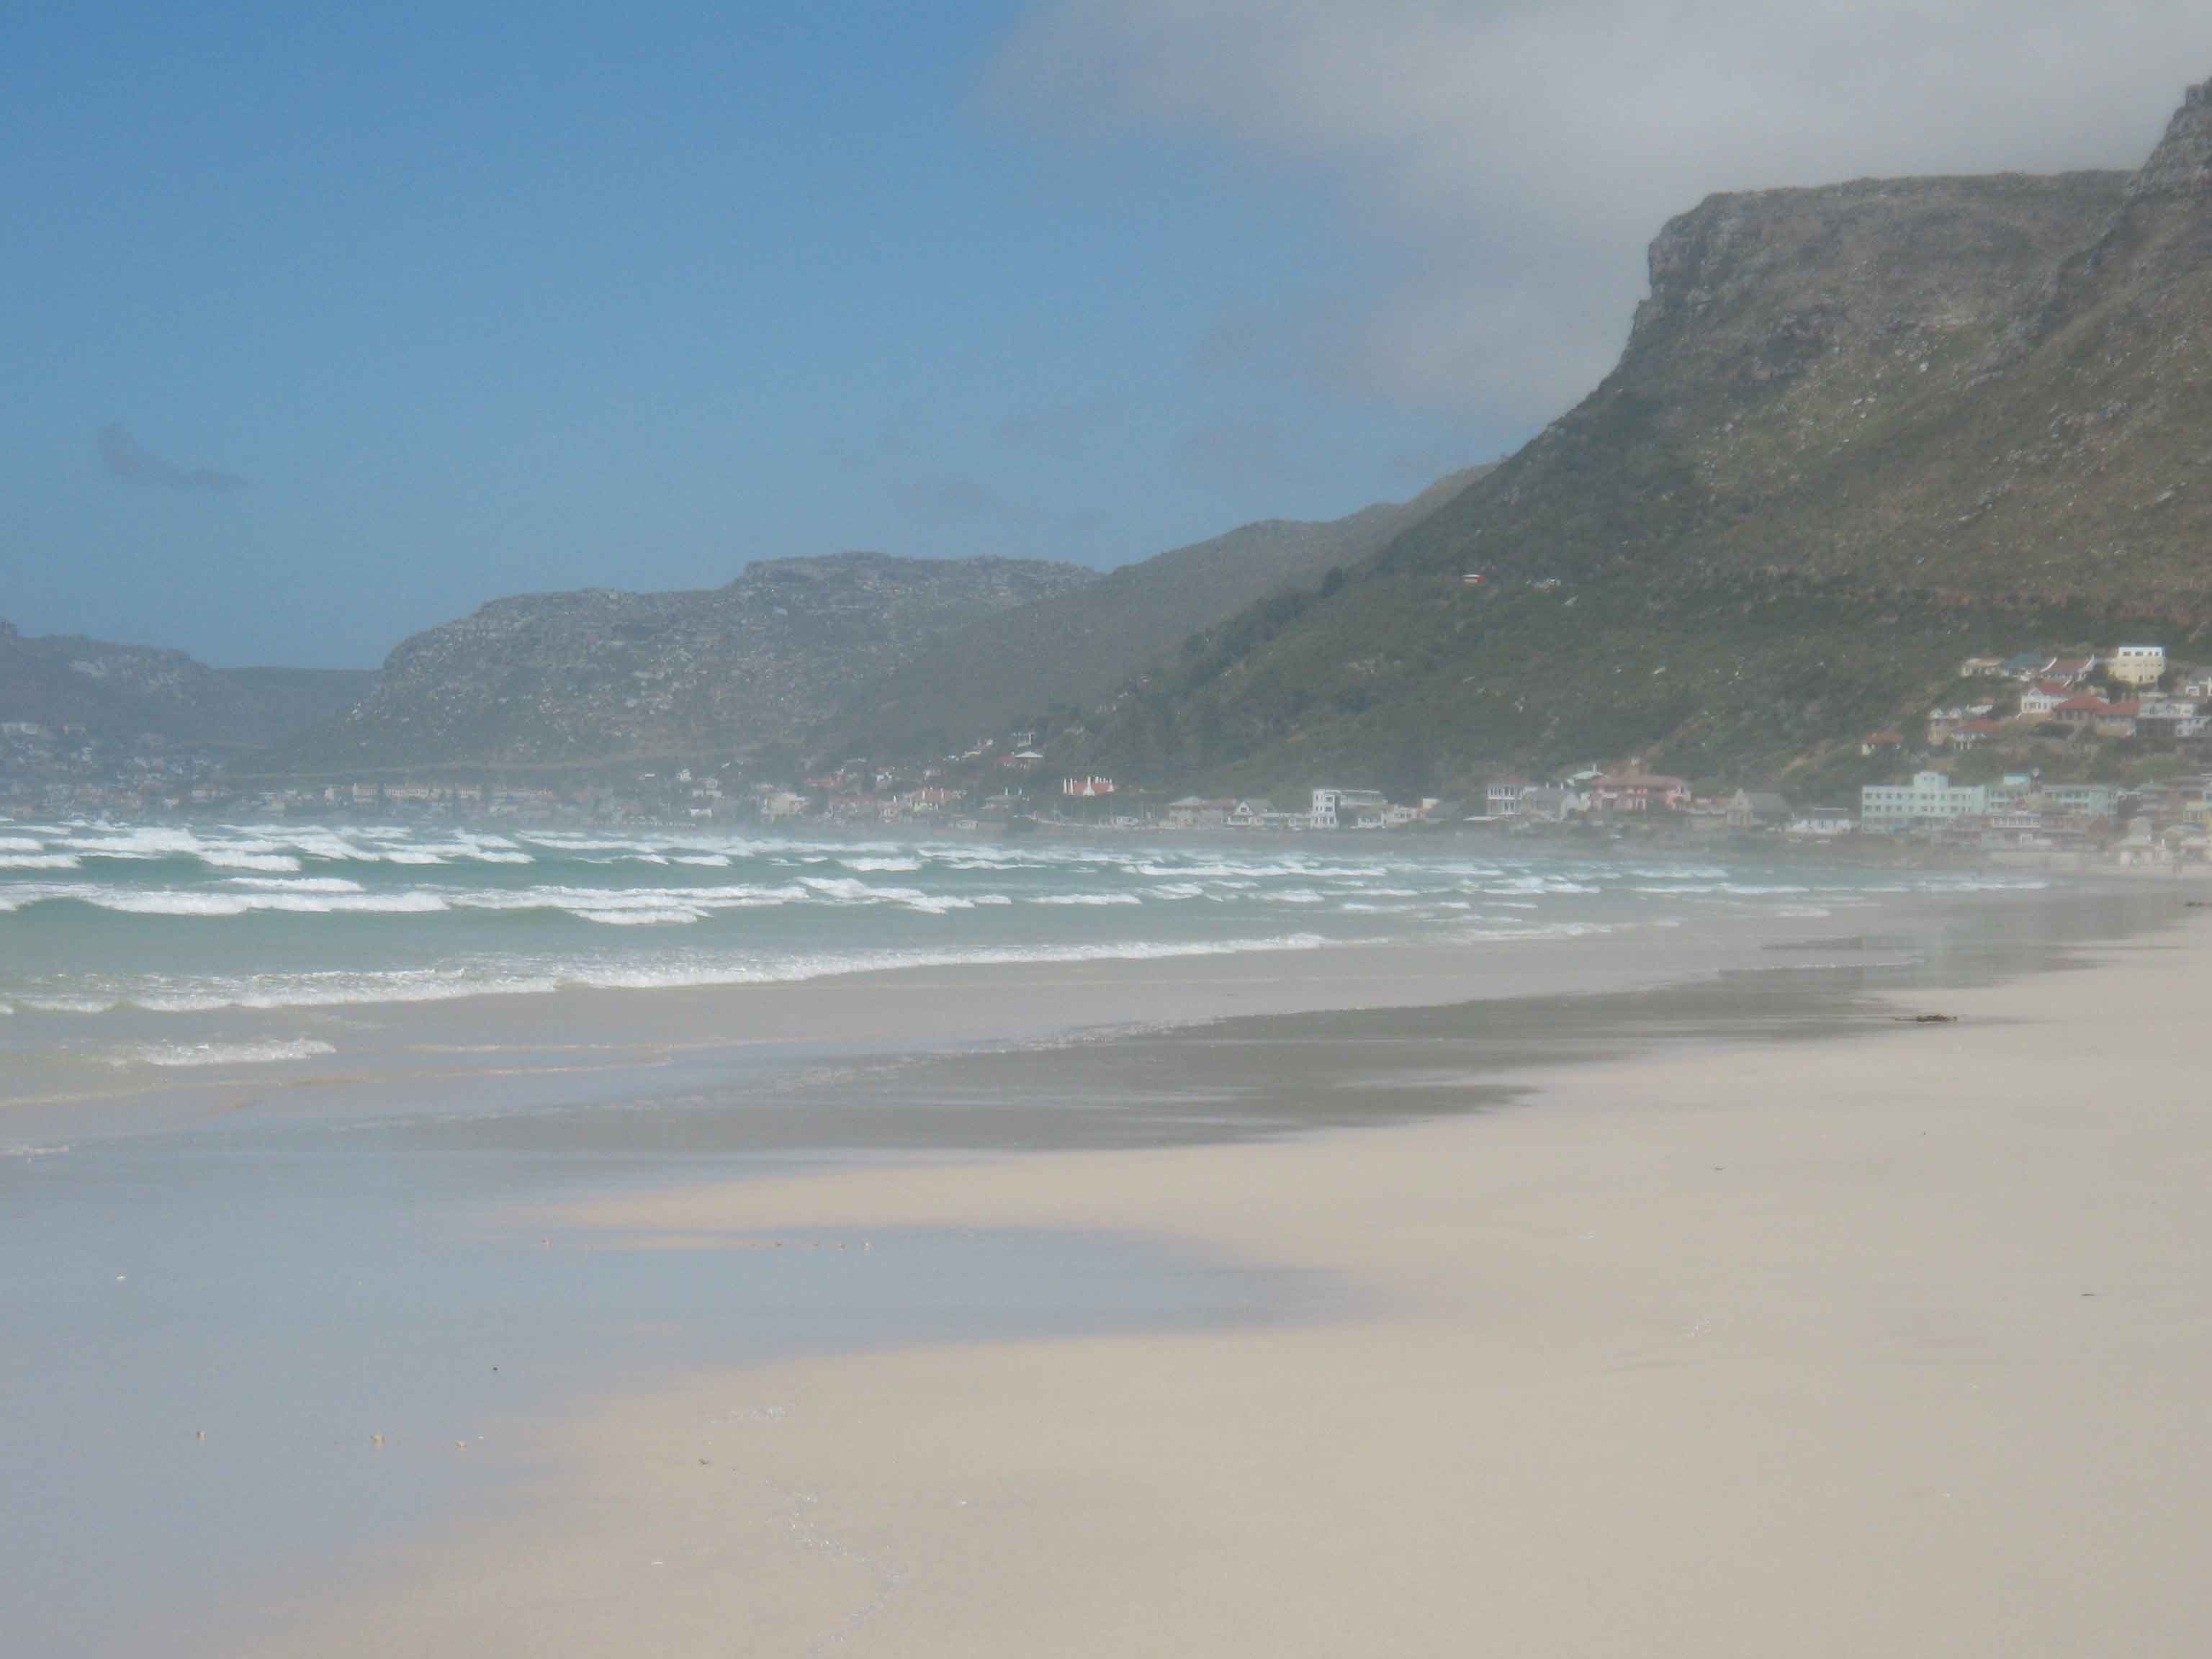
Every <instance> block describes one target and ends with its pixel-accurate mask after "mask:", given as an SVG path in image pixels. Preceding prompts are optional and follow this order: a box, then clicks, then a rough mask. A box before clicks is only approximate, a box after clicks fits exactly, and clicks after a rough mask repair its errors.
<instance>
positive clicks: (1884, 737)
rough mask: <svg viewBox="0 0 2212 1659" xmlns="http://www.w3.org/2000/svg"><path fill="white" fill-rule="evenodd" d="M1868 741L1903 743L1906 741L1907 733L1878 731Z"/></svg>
mask: <svg viewBox="0 0 2212 1659" xmlns="http://www.w3.org/2000/svg"><path fill="white" fill-rule="evenodd" d="M1867 741H1868V742H1869V743H1903V742H1904V741H1905V733H1904V732H1875V734H1874V735H1873V736H1872V737H1870V738H1868V739H1867Z"/></svg>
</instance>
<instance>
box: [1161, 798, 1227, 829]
mask: <svg viewBox="0 0 2212 1659" xmlns="http://www.w3.org/2000/svg"><path fill="white" fill-rule="evenodd" d="M1236 809H1237V803H1236V802H1235V801H1233V800H1208V799H1206V798H1205V797H1204V796H1202V795H1185V796H1184V797H1183V798H1182V799H1181V800H1171V801H1170V802H1169V803H1168V828H1169V829H1221V828H1223V827H1224V826H1225V825H1226V824H1227V823H1228V822H1229V815H1230V813H1231V812H1232V811H1236Z"/></svg>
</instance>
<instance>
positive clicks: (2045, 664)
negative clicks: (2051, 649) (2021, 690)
mask: <svg viewBox="0 0 2212 1659" xmlns="http://www.w3.org/2000/svg"><path fill="white" fill-rule="evenodd" d="M2051 660H2052V659H2051V656H2050V654H2049V653H2046V652H2042V651H2023V652H2021V653H2020V654H2019V655H2018V656H2016V657H2008V658H2006V659H2005V665H2004V671H2005V678H2007V679H2011V680H2021V681H2023V682H2025V681H2028V680H2039V679H2041V678H2043V677H2044V676H2045V674H2046V673H2048V672H2050V671H2051Z"/></svg>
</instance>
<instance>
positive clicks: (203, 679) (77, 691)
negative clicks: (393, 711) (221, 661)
mask: <svg viewBox="0 0 2212 1659" xmlns="http://www.w3.org/2000/svg"><path fill="white" fill-rule="evenodd" d="M375 679H376V677H375V675H374V674H373V673H370V672H368V671H361V670H353V669H337V668H333V669H313V668H210V667H209V666H207V665H205V664H204V663H200V662H196V661H194V660H193V659H191V658H190V657H188V656H186V655H185V653H183V652H181V651H159V650H155V649H154V648H153V647H149V646H140V645H112V644H109V643H107V642H106V641H100V640H88V639H81V638H78V637H76V635H60V634H57V635H43V636H32V637H27V636H25V635H22V634H21V633H20V632H18V631H17V629H15V626H14V625H13V624H12V623H0V720H23V721H27V722H29V723H31V724H33V725H36V726H49V727H52V728H54V729H57V730H58V729H59V728H61V727H64V726H82V727H83V728H84V729H85V731H86V732H88V733H89V734H90V735H92V736H93V737H94V738H99V739H100V740H102V741H105V742H114V743H128V742H130V741H131V740H132V739H134V738H138V737H141V736H154V737H158V738H164V739H166V740H167V741H169V742H171V743H181V744H196V745H201V746H204V747H208V748H213V749H230V750H255V749H262V748H265V747H267V746H268V745H270V744H274V743H277V742H280V741H282V740H283V738H287V737H289V736H290V735H291V734H292V733H293V732H296V731H298V730H299V729H301V727H303V726H307V725H309V724H312V723H313V721H315V720H321V719H323V718H325V717H326V716H327V715H330V714H334V713H336V712H337V711H338V710H340V709H343V708H346V707H347V706H348V705H349V704H350V703H352V702H354V700H355V699H356V698H358V697H360V696H362V695H364V694H365V693H366V692H367V691H368V690H369V689H370V687H371V686H372V685H374V683H375Z"/></svg>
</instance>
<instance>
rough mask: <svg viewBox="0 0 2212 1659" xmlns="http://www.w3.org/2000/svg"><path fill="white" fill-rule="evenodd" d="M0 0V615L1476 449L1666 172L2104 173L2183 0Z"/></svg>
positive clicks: (1295, 478) (415, 572) (1624, 282)
mask: <svg viewBox="0 0 2212 1659" xmlns="http://www.w3.org/2000/svg"><path fill="white" fill-rule="evenodd" d="M336 13H337V9H335V8H313V7H300V6H297V5H295V4H288V5H283V6H276V5H268V6H262V5H243V4H221V3H213V0H204V3H200V4H197V5H194V6H190V7H184V6H173V5H158V6H157V5H137V6H133V5H127V4H123V5H115V6H108V7H101V8H92V7H76V6H64V5H60V4H40V3H35V0H24V3H17V4H14V5H9V6H7V7H5V8H0V155H5V157H6V158H7V160H6V165H5V166H4V167H0V617H9V618H11V619H13V620H15V621H16V622H17V623H20V624H21V625H22V626H23V627H24V628H25V629H27V630H28V631H32V632H49V631H58V630H71V631H80V632H85V633H91V634H94V635H102V636H106V637H111V638H122V639H131V640H143V641H152V642H155V643H160V644H169V645H178V646H182V647H185V648H187V649H190V650H192V651H195V652H196V653H199V654H201V655H203V656H205V657H206V658H208V659H210V660H213V661H216V662H222V663H240V662H249V661H280V662H295V663H319V664H330V665H367V664H371V663H374V662H375V661H377V660H378V659H380V658H381V657H382V655H383V653H384V652H385V651H386V649H387V648H388V647H390V646H391V645H392V643H393V642H394V641H396V640H397V639H398V638H399V637H400V636H401V635H404V634H405V633H407V632H409V631H410V630H412V629H416V628H420V627H424V626H427V625H428V624H430V623H435V622H439V621H442V620H444V619H446V618H447V617H453V616H456V615H459V614H461V613H463V612H465V611H468V610H470V609H471V608H472V607H474V606H475V605H477V604H478V603H480V602H482V601H483V600H484V599H489V598H491V597H494V596H495V595H497V594H500V593H505V592H517V591H523V590H529V589H535V588H550V587H566V586H586V585H605V586H628V587H665V586H707V585H713V584H716V583H720V582H722V581H726V580H728V579H729V578H730V577H731V576H732V575H733V574H736V572H737V571H738V568H740V567H742V566H743V565H744V563H745V562H747V561H748V560H750V559H753V558H757V557H763V556H785V555H791V554H804V553H814V552H823V551H829V550H836V549H838V548H842V547H876V548H883V549H885V550H890V551H893V552H906V553H923V554H936V555H945V554H957V553H965V552H997V553H1007V554H1033V555H1038V556H1057V557H1066V558H1075V559H1079V560H1083V561H1085V562H1091V563H1096V564H1113V563H1118V562H1122V561H1124V560H1126V559H1129V558H1134V557H1140V556H1145V555H1146V554H1149V553H1152V552H1155V551H1158V550H1161V549H1163V548H1165V547H1168V546H1170V545H1174V544H1177V543H1180V542H1184V541H1188V540H1193V539H1195V538H1200V537H1202V536H1206V535H1210V534H1212V533H1215V532H1218V531H1220V530H1223V529H1226V528H1228V527H1230V526H1232V525H1235V524H1237V523H1240V522H1243V521H1244V520H1249V519H1252V518H1257V517H1263V516H1270V515H1291V516H1301V517H1318V516H1333V515H1334V514H1336V513H1343V512H1346V511H1349V510H1351V509H1352V508H1353V507H1357V506H1359V505H1361V504H1362V503H1364V502H1365V501H1370V500H1374V499H1376V498H1380V497H1386V496H1398V495H1407V494H1410V493H1411V492H1412V491H1413V490H1414V489H1418V488H1419V487H1420V486H1421V485H1422V484H1424V483H1427V482H1428V481H1429V480H1430V479H1431V478H1432V477H1435V476H1437V474H1439V473H1441V472H1443V471H1449V469H1451V468H1453V467H1455V466H1458V465H1464V464H1466V463H1468V462H1470V461H1474V460H1480V459H1490V458H1492V457H1494V456H1495V455H1497V454H1498V453H1500V452H1502V451H1504V450H1505V449H1508V448H1510V447H1513V446H1515V445H1516V444H1517V443H1518V442H1520V441H1522V439H1524V438H1525V437H1526V436H1527V435H1528V434H1529V433H1530V432H1532V431H1533V430H1534V429H1535V428H1537V427H1539V426H1541V424H1542V423H1543V422H1545V421H1546V420H1547V419H1548V418H1550V417H1551V416H1553V415H1554V414H1556V413H1558V412H1559V410H1560V409H1561V408H1562V407H1564V406H1565V404H1567V403H1568V402H1571V400H1572V398H1574V397H1575V396H1577V394H1578V393H1579V392H1582V391H1583V390H1584V389H1586V388H1587V387H1588V386H1589V385H1590V384H1591V383H1592V382H1594V381H1595V379H1596V378H1597V377H1598V376H1599V375H1600V374H1602V373H1603V372H1604V369H1605V368H1606V367H1607V364H1608V363H1609V362H1610V361H1611V358H1612V356H1613V353H1614V352H1615V351H1616V350H1617V349H1618V347H1619V344H1620V339H1621V337H1622V336H1623V335H1624V333H1625V331H1626V325H1627V319H1628V313H1629V309H1630V307H1632V305H1633V304H1634V302H1635V301H1636V299H1637V297H1638V295H1639V294H1640V293H1641V291H1642V289H1643V269H1642V258H1641V250H1642V247H1643V245H1644V242H1645V241H1647V240H1649V238H1650V234H1651V233H1652V232H1653V231H1654V230H1656V228H1657V227H1658V226H1659V224H1660V223H1662V222H1663V221H1664V220H1665V219H1666V218H1667V217H1668V215H1669V214H1671V213H1673V212H1675V211H1678V210H1681V209H1683V208H1686V207H1688V206H1690V205H1692V204H1693V203H1694V202H1695V201H1696V200H1697V199H1698V198H1699V197H1700V196H1702V195H1704V194H1705V193H1706V192H1707V191H1712V190H1718V189H1728V188H1745V187H1753V186H1759V185H1778V184H1797V183H1815V182H1820V181H1822V180H1826V179H1836V178H1844V177H1850V176H1853V175H1856V174H1860V173H1871V172H1921V171H1936V170H1947V171H1964V170H1977V171H1978V170H1987V169H1991V168H1996V167H2024V168H2033V169H2048V168H2057V167H2093V166H2114V167H2120V166H2131V165H2133V164H2134V163H2135V162H2136V161H2139V160H2140V159H2141V157H2142V155H2143V154H2144V152H2146V151H2147V150H2148V148H2149V146H2150V145H2151V143H2154V141H2155V139H2156V137H2157V135H2158V132H2159V131H2160V127H2161V126H2162V125H2163V123H2164V121H2165V119H2166V115H2167V114H2168V112H2170V110H2171V108H2172V106H2173V105H2174V104H2175V103H2176V102H2177V101H2178V100H2179V94H2180V91H2181V88H2182V87H2183V85H2184V84H2185V82H2188V81H2191V80H2197V79H2202V78H2204V77H2205V76H2212V13H2208V12H2207V10H2206V9H2205V7H2204V6H2203V3H2202V0H2194V3H2190V4H2178V3H2173V4H2170V3H2162V0H2161V3H2149V0H2143V3H2136V4H2127V3H2119V4H2099V5H2094V6H2091V5H2085V4H2082V3H2081V0H2065V3H2057V0H2010V3H2004V4H1997V3H1978V4H1977V3H1949V4H1943V3H1936V0H1923V3H1917V4H1908V3H1900V0H1858V3H1848V4H1846V3H1835V4H1829V3H1812V4H1802V5H1790V4H1787V3H1782V0H1702V3H1701V0H1671V3H1644V4H1635V3H1629V0H1463V3H1457V4H1452V3H1443V0H1363V3H1361V4H1359V5H1356V6H1354V5H1346V4H1343V3H1340V0H1338V3H1324V0H1275V3H1264V0H1112V3H1109V0H1027V3H1024V0H983V3H974V0H971V3H967V4H930V3H927V0H922V3H915V0H907V3H903V4H897V5H888V4H887V5H875V4H863V3H843V4H839V5H836V6H823V5H820V4H818V3H816V4H804V5H802V4H789V5H784V4H775V5H767V4H755V5H733V4H721V5H706V4H687V5H678V4H657V3H652V0H629V3H625V4H623V5H622V6H619V7H617V6H606V5H585V4H580V3H577V4H567V3H561V0H538V3H536V4H533V5H531V6H527V7H525V6H512V5H510V6H501V7H497V8H493V7H488V6H471V5H467V4H465V3H461V0H447V3H442V4H439V5H434V6H433V5H426V6H410V5H405V4H400V3H386V4H384V5H380V6H377V7H374V8H359V9H355V13H354V15H350V16H347V15H335V14H336Z"/></svg>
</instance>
